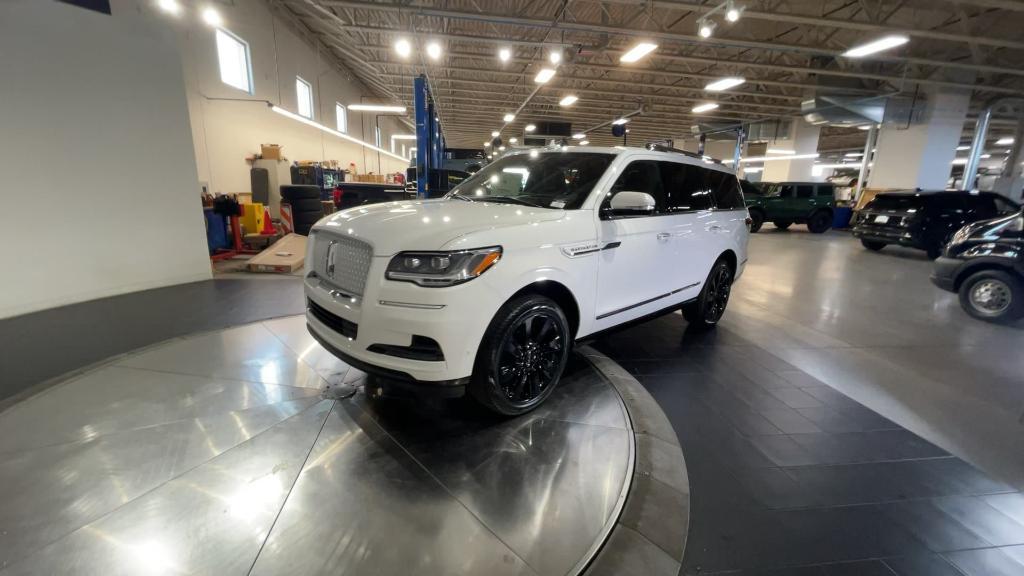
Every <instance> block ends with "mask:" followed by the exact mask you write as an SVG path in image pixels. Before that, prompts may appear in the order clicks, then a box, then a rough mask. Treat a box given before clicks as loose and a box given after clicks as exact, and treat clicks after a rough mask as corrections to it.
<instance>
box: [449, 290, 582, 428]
mask: <svg viewBox="0 0 1024 576" xmlns="http://www.w3.org/2000/svg"><path fill="white" fill-rule="evenodd" d="M538 322H539V323H538ZM571 349H572V337H571V331H570V330H569V321H568V320H566V318H565V313H564V312H562V309H561V308H560V307H559V306H558V304H556V303H555V302H554V301H553V300H551V299H550V298H546V297H544V296H540V295H536V294H527V295H524V296H520V297H518V298H514V299H512V300H509V301H508V302H506V303H505V305H504V306H502V307H501V308H500V309H499V310H498V313H497V314H495V315H494V319H493V320H491V324H490V326H488V327H487V332H485V333H484V337H483V340H482V341H481V342H480V350H479V351H478V352H477V355H476V364H475V366H474V369H473V379H472V380H471V381H470V384H469V393H470V395H472V396H473V398H475V399H476V400H477V401H478V402H479V403H480V404H482V405H483V406H485V407H486V408H488V409H490V410H492V411H494V412H497V413H499V414H503V415H505V416H518V415H520V414H525V413H527V412H529V411H531V410H533V409H534V408H536V407H537V406H540V405H541V404H542V403H543V402H544V400H546V399H547V398H548V397H549V396H550V395H551V393H552V391H554V389H555V387H556V386H557V385H558V380H559V378H560V377H561V376H562V371H563V370H565V365H566V363H567V362H568V361H569V352H570V351H571Z"/></svg>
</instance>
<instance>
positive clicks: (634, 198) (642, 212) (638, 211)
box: [608, 190, 655, 216]
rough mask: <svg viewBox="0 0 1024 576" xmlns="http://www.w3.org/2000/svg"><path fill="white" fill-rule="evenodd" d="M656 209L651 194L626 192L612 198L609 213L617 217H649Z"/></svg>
mask: <svg viewBox="0 0 1024 576" xmlns="http://www.w3.org/2000/svg"><path fill="white" fill-rule="evenodd" d="M654 207H655V202H654V197H653V196H651V195H650V194H648V193H646V192H630V191H625V190H624V191H622V192H619V193H617V194H616V195H614V196H612V200H611V203H610V205H609V210H608V211H609V212H610V213H611V214H613V215H615V216H647V215H649V214H653V213H654Z"/></svg>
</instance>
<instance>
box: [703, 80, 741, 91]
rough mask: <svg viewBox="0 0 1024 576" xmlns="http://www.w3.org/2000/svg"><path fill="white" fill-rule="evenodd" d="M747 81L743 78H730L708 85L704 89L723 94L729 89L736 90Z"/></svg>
mask: <svg viewBox="0 0 1024 576" xmlns="http://www.w3.org/2000/svg"><path fill="white" fill-rule="evenodd" d="M746 81H747V80H746V79H745V78H743V77H741V76H729V77H727V78H722V79H720V80H715V81H714V82H712V83H710V84H708V85H707V86H705V87H704V89H705V90H707V91H708V92H721V91H722V90H728V89H729V88H735V87H737V86H739V85H740V84H743V83H744V82H746Z"/></svg>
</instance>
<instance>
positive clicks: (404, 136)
mask: <svg viewBox="0 0 1024 576" xmlns="http://www.w3.org/2000/svg"><path fill="white" fill-rule="evenodd" d="M391 139H392V140H415V139H416V135H415V134H392V135H391Z"/></svg>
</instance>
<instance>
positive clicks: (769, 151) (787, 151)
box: [765, 148, 796, 155]
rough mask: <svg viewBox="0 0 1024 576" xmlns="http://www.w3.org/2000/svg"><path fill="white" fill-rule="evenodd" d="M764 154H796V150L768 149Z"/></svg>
mask: <svg viewBox="0 0 1024 576" xmlns="http://www.w3.org/2000/svg"><path fill="white" fill-rule="evenodd" d="M765 152H767V153H768V154H790V155H792V154H796V150H786V149H785V148H769V149H767V150H765Z"/></svg>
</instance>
